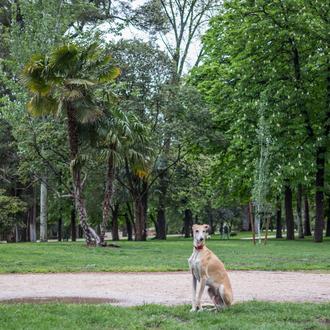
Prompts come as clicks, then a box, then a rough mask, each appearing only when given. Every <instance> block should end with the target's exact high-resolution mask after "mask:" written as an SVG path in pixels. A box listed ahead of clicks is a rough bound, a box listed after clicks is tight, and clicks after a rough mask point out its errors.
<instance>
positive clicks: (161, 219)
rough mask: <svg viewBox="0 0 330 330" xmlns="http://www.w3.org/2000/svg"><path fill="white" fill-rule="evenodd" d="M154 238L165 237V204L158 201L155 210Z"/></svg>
mask: <svg viewBox="0 0 330 330" xmlns="http://www.w3.org/2000/svg"><path fill="white" fill-rule="evenodd" d="M156 239H163V240H164V239H166V219H165V205H164V204H163V203H161V202H160V201H159V204H158V210H157V222H156Z"/></svg>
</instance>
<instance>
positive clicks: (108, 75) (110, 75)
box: [99, 66, 121, 83]
mask: <svg viewBox="0 0 330 330" xmlns="http://www.w3.org/2000/svg"><path fill="white" fill-rule="evenodd" d="M120 73H121V70H120V68H119V67H117V66H113V67H111V68H109V69H108V70H107V71H106V72H105V73H103V74H101V75H100V76H99V82H101V83H107V82H110V81H112V80H114V79H116V78H117V77H118V76H119V75H120Z"/></svg>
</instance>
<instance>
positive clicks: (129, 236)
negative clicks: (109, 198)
mask: <svg viewBox="0 0 330 330" xmlns="http://www.w3.org/2000/svg"><path fill="white" fill-rule="evenodd" d="M125 223H126V230H127V239H128V240H129V241H132V240H133V230H132V229H133V228H132V222H131V220H130V218H129V216H128V214H127V213H125Z"/></svg>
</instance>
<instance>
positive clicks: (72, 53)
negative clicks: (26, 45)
mask: <svg viewBox="0 0 330 330" xmlns="http://www.w3.org/2000/svg"><path fill="white" fill-rule="evenodd" d="M119 74H120V70H119V68H117V67H115V66H113V65H112V64H111V57H110V56H109V55H107V54H104V51H103V49H102V48H101V47H99V46H98V45H97V44H92V45H90V46H88V47H81V46H78V45H76V44H67V45H63V46H60V47H57V48H55V49H54V50H53V51H52V52H51V53H50V54H48V55H34V56H32V58H31V59H30V61H29V62H28V63H27V64H26V65H25V67H24V69H23V72H22V82H23V84H24V85H25V87H26V88H27V89H28V90H29V92H30V93H31V94H32V98H31V100H30V101H29V103H28V104H27V109H28V111H29V112H30V113H31V114H33V115H39V116H47V115H50V114H62V113H63V114H64V115H65V116H66V118H67V129H68V140H69V150H70V159H71V164H70V166H71V173H72V180H73V197H74V201H75V207H76V209H77V211H78V214H79V217H80V224H81V227H82V229H83V232H84V235H85V238H86V243H87V244H88V245H96V244H100V238H99V236H98V235H97V234H96V233H95V231H94V230H93V229H92V228H91V227H90V226H89V225H88V217H87V212H86V206H85V204H86V203H85V200H84V197H83V185H84V180H83V179H82V177H81V168H82V159H81V157H80V156H79V134H78V124H79V123H90V122H95V121H96V120H97V119H98V118H100V117H101V116H102V108H101V107H100V105H99V104H98V102H97V100H96V97H95V95H96V92H97V91H99V90H100V88H101V87H102V86H103V87H104V85H105V84H107V83H109V82H111V81H113V80H114V79H115V78H116V77H117V76H118V75H119Z"/></svg>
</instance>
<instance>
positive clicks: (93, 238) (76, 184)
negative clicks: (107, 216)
mask: <svg viewBox="0 0 330 330" xmlns="http://www.w3.org/2000/svg"><path fill="white" fill-rule="evenodd" d="M67 118H68V135H69V148H70V158H71V172H72V179H73V180H72V181H73V195H74V200H75V206H76V210H77V211H78V214H79V219H80V225H81V228H82V230H83V232H84V235H85V239H86V244H87V245H99V244H100V237H99V236H98V235H97V234H96V232H95V230H94V229H93V228H91V227H90V226H89V225H88V217H87V211H86V203H85V200H84V198H83V194H82V190H83V184H82V181H81V169H80V164H79V159H78V142H79V141H78V126H77V120H76V117H75V109H74V108H73V107H71V106H70V105H68V107H67Z"/></svg>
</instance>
